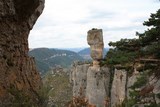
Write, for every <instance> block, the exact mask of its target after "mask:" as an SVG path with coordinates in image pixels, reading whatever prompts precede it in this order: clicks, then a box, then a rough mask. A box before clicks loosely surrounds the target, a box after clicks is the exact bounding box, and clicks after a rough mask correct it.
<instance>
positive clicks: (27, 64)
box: [0, 0, 44, 106]
mask: <svg viewBox="0 0 160 107" xmlns="http://www.w3.org/2000/svg"><path fill="white" fill-rule="evenodd" d="M43 8H44V0H1V1H0V105H3V106H5V105H8V104H9V102H10V101H11V100H13V99H15V96H16V95H17V94H18V93H19V92H22V93H24V95H26V96H29V98H32V100H33V101H36V102H38V93H37V91H38V90H39V88H40V85H41V79H40V75H39V73H38V71H37V70H36V67H35V61H34V58H31V57H29V56H28V51H29V48H28V35H29V32H30V30H31V29H32V28H33V25H34V24H35V22H36V20H37V18H38V17H39V16H40V14H41V13H42V11H43Z"/></svg>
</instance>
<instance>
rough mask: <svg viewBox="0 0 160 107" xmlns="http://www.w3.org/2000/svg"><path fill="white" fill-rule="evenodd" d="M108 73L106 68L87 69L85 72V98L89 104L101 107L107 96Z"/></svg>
mask: <svg viewBox="0 0 160 107" xmlns="http://www.w3.org/2000/svg"><path fill="white" fill-rule="evenodd" d="M109 82H110V73H109V69H108V68H107V67H99V68H95V67H89V69H88V71H87V88H86V98H87V99H88V101H89V103H90V104H93V105H96V107H103V106H104V101H105V100H106V99H107V98H108V96H109Z"/></svg>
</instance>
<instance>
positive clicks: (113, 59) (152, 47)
mask: <svg viewBox="0 0 160 107" xmlns="http://www.w3.org/2000/svg"><path fill="white" fill-rule="evenodd" d="M143 25H144V26H147V27H148V29H147V30H146V31H144V33H139V32H136V36H138V38H134V39H121V40H120V41H117V42H110V43H109V46H112V47H113V48H112V49H110V50H109V52H108V53H107V54H106V56H105V59H104V61H103V64H107V65H109V66H111V67H115V68H117V69H126V70H127V71H131V72H130V74H132V73H133V72H134V69H135V68H136V69H137V70H138V71H140V72H141V74H140V76H139V77H138V78H137V81H136V82H135V83H134V84H133V86H131V87H130V89H131V90H132V91H130V96H129V99H128V101H127V99H126V101H127V106H129V107H131V106H133V105H136V104H140V103H143V104H144V105H145V106H146V107H158V106H159V104H156V102H155V100H154V99H155V97H156V96H158V95H159V94H154V93H153V89H154V84H155V83H153V85H152V84H150V83H151V82H152V79H151V80H149V79H150V77H151V76H154V77H153V80H154V79H155V78H156V80H157V81H158V80H159V79H160V51H159V50H160V9H159V10H158V11H157V12H156V13H155V14H151V15H150V18H149V19H148V21H145V22H144V23H143ZM127 74H128V73H127ZM157 81H156V82H157ZM146 97H148V98H151V97H152V99H153V100H154V101H151V100H150V101H147V102H144V100H146ZM125 106H126V105H125Z"/></svg>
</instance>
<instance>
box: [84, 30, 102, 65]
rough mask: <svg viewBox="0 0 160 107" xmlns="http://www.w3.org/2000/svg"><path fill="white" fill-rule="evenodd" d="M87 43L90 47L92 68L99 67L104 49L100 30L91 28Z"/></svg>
mask: <svg viewBox="0 0 160 107" xmlns="http://www.w3.org/2000/svg"><path fill="white" fill-rule="evenodd" d="M87 42H88V44H89V45H90V50H91V53H90V54H91V58H92V59H93V66H99V61H100V60H101V59H102V58H103V48H104V43H103V34H102V29H95V28H93V29H92V30H89V31H88V35H87Z"/></svg>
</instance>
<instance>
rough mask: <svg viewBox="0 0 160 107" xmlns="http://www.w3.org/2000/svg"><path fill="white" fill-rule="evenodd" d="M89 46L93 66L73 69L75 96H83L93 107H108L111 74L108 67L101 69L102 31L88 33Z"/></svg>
mask: <svg viewBox="0 0 160 107" xmlns="http://www.w3.org/2000/svg"><path fill="white" fill-rule="evenodd" d="M87 41H88V44H89V45H90V46H91V48H90V49H91V57H92V59H93V64H76V65H74V66H73V68H72V72H71V82H72V84H73V96H74V97H77V96H82V97H84V98H85V99H87V101H88V103H89V104H91V105H92V106H93V107H102V106H107V105H108V102H105V101H106V99H107V98H108V97H109V82H110V72H109V68H108V67H100V60H101V59H102V57H103V36H102V30H101V29H92V30H90V31H88V36H87Z"/></svg>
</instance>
